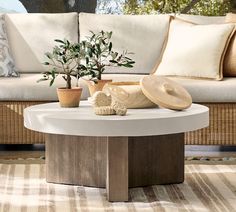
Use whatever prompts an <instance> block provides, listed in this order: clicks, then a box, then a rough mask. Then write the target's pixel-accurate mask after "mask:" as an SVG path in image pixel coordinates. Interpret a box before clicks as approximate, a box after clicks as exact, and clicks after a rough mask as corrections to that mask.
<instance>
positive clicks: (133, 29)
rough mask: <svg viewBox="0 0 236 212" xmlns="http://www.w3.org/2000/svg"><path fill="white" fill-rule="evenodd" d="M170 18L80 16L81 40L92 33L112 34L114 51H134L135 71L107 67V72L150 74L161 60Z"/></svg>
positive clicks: (158, 16)
mask: <svg viewBox="0 0 236 212" xmlns="http://www.w3.org/2000/svg"><path fill="white" fill-rule="evenodd" d="M169 20H170V16H168V15H122V16H121V15H98V14H88V13H80V15H79V31H80V40H84V39H85V38H86V36H89V35H91V34H90V31H94V32H99V31H101V30H104V31H112V32H113V36H112V42H113V48H114V50H115V51H118V52H119V53H122V52H123V50H128V52H133V53H134V55H130V57H131V58H132V59H133V60H134V61H135V62H136V63H135V64H134V68H122V67H119V68H114V67H108V68H107V69H106V72H108V73H130V74H144V73H150V72H151V71H152V70H153V68H154V66H155V64H156V62H157V60H158V59H159V58H160V56H161V53H162V49H163V46H164V41H165V39H166V38H167V34H168V28H169Z"/></svg>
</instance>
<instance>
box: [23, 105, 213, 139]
mask: <svg viewBox="0 0 236 212" xmlns="http://www.w3.org/2000/svg"><path fill="white" fill-rule="evenodd" d="M24 125H25V127H26V128H29V129H31V130H35V131H39V132H43V133H51V134H64V135H77V136H151V135H164V134H173V133H182V132H187V131H193V130H197V129H201V128H204V127H207V126H208V125H209V109H208V108H207V107H205V106H203V105H199V104H192V106H191V107H190V108H188V109H187V110H183V111H173V110H168V109H160V108H152V109H128V113H127V115H126V116H117V115H113V116H97V115H95V114H94V112H93V108H92V107H91V105H90V104H89V103H88V102H87V101H81V103H80V107H78V108H61V107H60V106H59V103H48V104H40V105H35V106H31V107H28V108H26V109H25V110H24Z"/></svg>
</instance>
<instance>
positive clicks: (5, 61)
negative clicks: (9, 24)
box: [0, 15, 19, 77]
mask: <svg viewBox="0 0 236 212" xmlns="http://www.w3.org/2000/svg"><path fill="white" fill-rule="evenodd" d="M0 76H1V77H17V76H19V74H18V73H17V71H16V69H15V63H14V60H13V58H12V56H11V53H10V48H9V44H8V38H7V33H6V25H5V16H4V15H0Z"/></svg>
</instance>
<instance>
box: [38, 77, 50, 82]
mask: <svg viewBox="0 0 236 212" xmlns="http://www.w3.org/2000/svg"><path fill="white" fill-rule="evenodd" d="M47 80H48V78H41V79H39V80H37V81H36V82H37V83H39V82H43V81H47Z"/></svg>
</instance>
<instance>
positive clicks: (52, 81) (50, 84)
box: [49, 79, 55, 87]
mask: <svg viewBox="0 0 236 212" xmlns="http://www.w3.org/2000/svg"><path fill="white" fill-rule="evenodd" d="M54 81H55V79H52V80H51V81H50V83H49V86H50V87H51V86H52V85H53V83H54Z"/></svg>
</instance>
